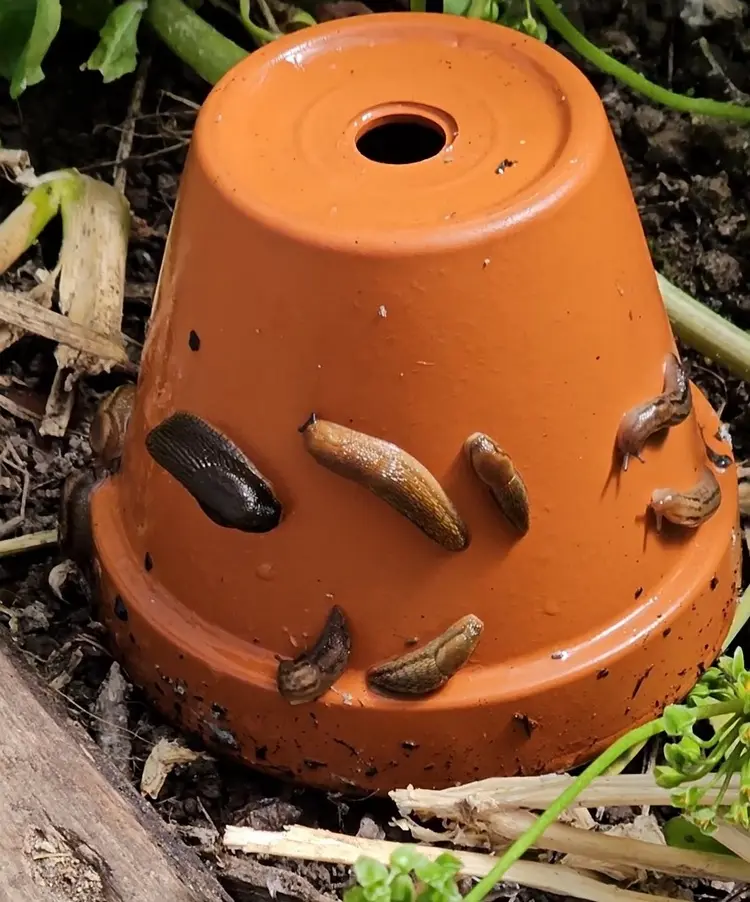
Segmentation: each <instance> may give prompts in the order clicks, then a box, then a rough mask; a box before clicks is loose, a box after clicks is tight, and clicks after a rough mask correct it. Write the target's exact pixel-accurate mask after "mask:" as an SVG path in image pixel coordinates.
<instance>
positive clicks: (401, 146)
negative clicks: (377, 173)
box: [357, 115, 447, 166]
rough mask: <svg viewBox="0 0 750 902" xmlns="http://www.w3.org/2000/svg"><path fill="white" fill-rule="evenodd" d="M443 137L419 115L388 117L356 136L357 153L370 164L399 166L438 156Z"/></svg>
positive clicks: (433, 124) (434, 124)
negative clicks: (370, 161) (370, 162)
mask: <svg viewBox="0 0 750 902" xmlns="http://www.w3.org/2000/svg"><path fill="white" fill-rule="evenodd" d="M446 143H447V136H446V134H445V131H444V129H443V128H441V127H440V125H438V123H437V122H433V121H432V120H431V119H428V118H426V117H423V116H414V115H403V116H388V117H387V118H384V119H381V120H379V121H377V122H375V123H374V124H370V125H369V127H368V128H367V129H366V130H365V131H363V132H361V133H360V135H359V137H358V138H357V150H358V151H359V152H360V153H361V154H362V156H363V157H367V159H368V160H372V161H373V162H374V163H387V164H389V165H397V166H402V165H404V164H406V163H421V162H422V161H423V160H429V159H430V157H434V156H436V155H437V154H439V153H440V151H441V150H442V149H443V148H444V147H445V145H446Z"/></svg>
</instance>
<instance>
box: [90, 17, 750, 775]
mask: <svg viewBox="0 0 750 902" xmlns="http://www.w3.org/2000/svg"><path fill="white" fill-rule="evenodd" d="M670 353H675V344H674V339H673V335H672V332H671V330H670V325H669V322H668V319H667V315H666V313H665V309H664V306H663V303H662V301H661V298H660V295H659V291H658V288H657V282H656V280H655V276H654V271H653V268H652V263H651V260H650V258H649V253H648V249H647V245H646V241H645V239H644V235H643V232H642V229H641V225H640V222H639V218H638V214H637V210H636V206H635V204H634V201H633V197H632V195H631V192H630V189H629V185H628V181H627V177H626V174H625V171H624V169H623V166H622V163H621V160H620V157H619V155H618V151H617V147H616V144H615V141H614V139H613V136H612V134H611V132H610V129H609V126H608V122H607V119H606V116H605V113H604V110H603V108H602V105H601V103H600V101H599V99H598V97H597V95H596V93H595V91H594V89H593V88H592V87H591V85H590V84H589V83H588V81H587V80H586V78H585V77H584V76H583V75H582V74H581V73H580V72H579V71H578V70H577V69H576V68H575V67H574V66H573V65H572V64H571V63H570V62H568V61H567V60H566V59H565V58H564V57H563V56H561V55H560V54H558V53H557V52H555V51H554V50H552V49H551V48H549V47H547V46H546V45H544V44H542V43H540V42H538V41H536V40H534V39H532V38H526V37H524V36H522V35H520V34H518V33H516V32H514V31H511V30H508V29H505V28H503V27H499V26H496V25H492V24H489V23H486V22H477V21H471V20H467V19H463V18H459V17H455V16H450V15H434V14H411V13H394V14H378V15H368V16H361V17H355V18H351V19H346V20H339V21H335V22H330V23H326V24H324V25H321V26H318V27H315V28H311V29H309V30H304V31H301V32H298V33H296V34H295V35H292V36H286V37H283V38H281V39H279V40H278V41H276V42H274V43H273V44H271V45H268V46H266V47H264V48H263V49H261V50H259V51H257V52H255V53H253V54H252V55H251V56H250V57H249V58H247V59H246V60H244V61H243V62H241V63H240V64H239V65H238V66H236V67H235V68H234V69H233V70H232V71H231V72H230V73H229V74H228V75H227V76H226V77H225V78H224V79H223V80H222V81H221V82H220V84H219V85H218V86H216V87H215V88H214V90H213V91H212V92H211V94H210V96H209V97H208V99H207V101H206V102H205V104H204V106H203V108H202V109H201V111H200V114H199V117H198V122H197V125H196V128H195V133H194V137H193V141H192V146H191V149H190V154H189V159H188V162H187V165H186V168H185V172H184V175H183V178H182V184H181V189H180V194H179V202H178V205H177V208H176V210H175V215H174V221H173V224H172V229H171V233H170V236H169V241H168V246H167V250H166V254H165V259H164V264H163V268H162V272H161V276H160V280H159V285H158V288H157V297H156V299H155V304H154V310H153V317H152V321H151V324H150V329H149V334H148V337H147V343H146V347H145V349H144V355H143V361H142V366H141V371H140V376H139V383H138V387H137V394H136V401H135V406H134V409H133V412H132V417H131V420H130V425H129V427H128V432H127V439H126V444H125V448H124V455H123V460H122V466H121V467H120V469H119V471H118V472H117V473H116V475H114V476H112V477H110V478H108V479H107V480H106V482H105V483H104V484H103V485H101V486H100V487H99V488H98V489H96V490H95V492H94V495H93V499H92V508H91V509H92V523H93V530H94V539H95V547H96V560H97V563H98V567H97V568H96V569H97V570H98V572H99V586H100V599H101V613H102V616H103V617H104V619H105V621H106V623H107V624H108V627H109V628H110V629H111V631H112V635H113V637H114V640H115V642H116V645H117V648H118V649H119V655H120V656H121V660H123V661H124V663H125V664H126V666H127V669H128V671H129V673H130V675H131V677H132V678H133V679H134V680H135V681H136V682H137V683H139V684H140V685H141V686H143V687H144V688H145V689H146V691H147V692H148V693H149V694H150V695H151V696H152V698H153V699H154V701H155V702H156V704H157V705H158V706H159V707H160V708H161V709H162V710H163V711H164V712H165V713H166V714H167V715H168V716H170V717H172V718H174V719H175V720H176V721H177V722H178V723H180V724H181V725H182V726H183V727H184V728H186V729H187V730H188V731H195V732H197V733H199V734H200V735H201V736H202V737H204V739H205V740H206V741H207V742H208V743H209V744H210V745H211V746H213V747H215V748H217V749H223V750H224V751H226V752H227V753H228V754H230V755H234V756H236V757H238V758H240V759H241V760H244V761H245V762H247V763H248V764H250V765H251V766H254V767H257V768H260V769H262V770H264V771H267V772H271V773H275V774H280V775H282V776H287V777H292V778H294V779H298V780H300V781H303V782H305V783H308V784H312V785H318V786H321V787H331V788H335V789H346V788H347V787H350V788H356V789H358V790H374V791H377V792H385V791H387V790H389V789H391V788H394V787H398V786H404V785H406V784H408V783H413V784H415V785H420V786H423V787H444V786H447V785H451V784H454V783H456V782H463V781H469V780H473V779H479V778H483V777H488V776H493V775H511V774H532V773H540V772H551V771H554V770H558V769H562V768H568V767H570V766H573V765H575V764H577V763H581V762H583V761H584V760H587V759H590V758H591V757H592V756H593V755H594V754H595V753H597V752H599V751H600V750H602V749H603V748H604V747H605V746H606V745H607V744H609V743H610V742H611V741H612V740H613V739H615V738H616V737H617V736H618V735H620V734H622V733H623V732H625V731H626V730H628V729H630V728H632V727H634V726H635V725H637V724H640V723H643V722H644V721H646V720H648V719H650V718H652V717H654V716H657V715H658V713H659V712H660V711H661V710H662V709H663V707H664V706H665V705H666V704H668V703H670V702H673V701H675V700H678V699H680V698H681V697H683V696H684V694H685V693H686V692H687V691H688V690H689V689H690V687H691V686H692V685H693V684H694V682H695V681H696V679H697V677H698V675H699V674H700V673H701V672H702V669H703V668H704V667H705V666H707V665H708V664H709V662H710V661H711V660H712V659H713V658H714V657H715V656H716V655H717V653H718V651H719V650H720V647H721V643H722V641H723V639H724V637H725V636H726V635H727V632H728V629H729V625H730V622H731V618H732V615H733V613H734V609H735V604H736V598H737V583H738V566H739V555H740V543H739V541H738V504H737V497H736V474H735V467H734V463H733V462H730V464H729V466H728V467H727V468H725V469H721V468H720V467H713V465H712V464H711V463H710V462H709V458H708V456H707V450H706V444H708V446H710V447H711V448H713V450H714V451H715V452H718V453H723V454H731V452H730V450H729V449H727V448H726V447H725V446H723V445H722V443H721V440H720V439H719V438H718V437H717V430H718V428H719V425H720V424H719V421H718V418H717V416H716V414H715V413H714V412H713V410H712V409H711V408H710V406H709V404H708V402H707V401H706V399H705V398H704V397H703V395H702V394H701V393H700V392H699V391H698V390H697V389H696V388H695V386H693V385H692V383H691V384H690V385H689V392H691V393H692V399H693V404H692V409H691V412H690V414H689V415H688V416H687V417H686V418H684V419H682V421H681V422H679V423H677V424H675V425H673V426H672V427H671V428H668V429H663V430H662V431H661V432H659V433H658V434H657V435H656V436H654V437H653V438H652V439H650V440H649V442H648V443H647V444H646V446H645V447H644V449H643V451H642V452H641V455H640V456H641V459H640V460H638V459H636V458H635V457H633V458H632V459H631V460H630V462H629V465H628V467H627V469H623V468H622V461H621V458H620V457H618V453H617V450H616V448H615V438H616V435H617V431H618V427H619V424H620V423H621V421H622V418H623V416H624V415H625V414H626V413H627V412H628V411H629V410H631V409H632V408H633V407H634V406H636V405H638V404H640V403H642V402H644V401H646V400H647V399H650V398H656V397H657V396H658V395H659V394H660V393H661V391H662V386H663V381H664V373H665V360H667V358H668V357H669V355H670ZM177 411H186V412H189V413H192V414H195V415H197V416H198V417H200V418H202V419H203V420H205V421H206V422H207V423H209V424H210V425H211V426H212V427H213V428H214V429H216V430H218V431H219V432H220V433H221V434H222V435H224V436H226V437H227V438H228V439H230V440H231V442H233V443H234V445H236V447H237V448H239V449H240V450H241V452H242V453H243V454H245V455H247V457H248V458H249V460H250V461H251V462H252V463H253V465H254V466H255V467H256V468H257V470H258V471H259V472H260V473H261V474H262V475H263V477H264V478H265V479H267V480H268V482H269V483H270V484H271V485H272V487H273V491H274V493H275V497H276V498H277V499H278V502H279V503H280V505H281V507H282V508H283V514H282V516H281V517H280V519H279V522H278V523H277V524H276V525H275V527H274V528H270V529H268V530H267V531H265V532H247V531H243V530H242V529H235V528H229V527H227V526H225V525H220V524H219V523H217V522H216V521H215V520H214V519H212V518H211V517H210V516H207V514H206V511H205V509H204V508H203V507H201V505H200V504H199V503H197V502H196V500H195V498H194V496H193V495H191V493H190V492H189V491H188V490H186V488H185V486H184V485H183V484H182V483H181V482H180V481H179V480H178V479H176V478H174V476H173V475H171V473H170V472H169V471H168V470H167V469H165V467H164V466H162V465H161V464H160V463H159V462H158V461H157V460H155V458H154V456H153V455H152V454H151V453H150V452H149V450H148V448H147V444H146V437H147V435H148V434H149V433H150V432H151V430H153V429H154V428H155V427H158V426H159V425H160V424H162V423H163V422H164V421H165V420H166V419H167V418H168V417H170V416H171V415H172V414H174V413H175V412H177ZM313 413H314V414H315V415H316V416H317V418H318V422H320V421H321V420H323V421H328V422H329V423H333V424H336V428H337V429H353V430H356V431H357V432H358V433H363V434H364V435H365V436H370V437H374V438H376V439H382V440H385V441H387V442H391V443H393V444H394V445H395V446H397V447H398V448H399V449H403V451H405V452H407V453H408V454H409V455H412V458H413V460H415V461H418V462H419V465H421V466H422V467H424V468H426V470H428V471H429V473H430V474H431V476H432V477H434V480H436V481H437V483H439V488H440V489H441V490H442V491H443V492H444V493H445V496H447V498H448V499H449V501H450V503H451V504H452V505H453V506H454V510H455V511H457V512H458V514H459V515H460V519H461V521H462V523H463V525H464V527H465V536H467V537H468V538H467V540H466V544H465V546H464V547H463V548H462V550H455V549H454V550H451V549H450V548H447V547H445V546H444V545H442V544H440V542H438V541H436V540H435V539H434V538H431V537H430V535H428V534H427V533H426V532H425V531H423V529H422V528H420V527H419V526H418V525H416V524H415V523H414V522H412V520H410V519H409V517H408V516H406V515H404V513H403V512H400V511H399V510H398V509H397V507H396V506H394V505H393V504H391V503H389V502H388V500H387V499H384V497H382V492H381V496H380V497H379V495H378V491H377V488H378V485H381V487H382V484H385V483H387V482H388V480H396V481H398V479H399V478H400V477H399V476H398V474H397V475H395V476H394V473H393V472H391V471H389V472H383V471H382V467H381V472H376V471H377V468H378V466H379V464H377V461H376V462H375V463H373V462H372V460H370V463H369V464H368V463H367V461H365V464H363V465H362V466H364V467H365V468H366V466H371V468H374V469H372V470H371V471H368V473H369V476H368V479H369V480H370V482H369V487H368V484H362V482H361V481H360V482H358V481H357V480H356V479H353V478H349V477H348V476H346V475H342V473H340V472H335V471H334V470H333V469H331V468H330V467H329V466H326V465H323V464H321V461H320V460H319V459H318V458H317V457H316V456H315V455H314V454H313V453H312V452H311V450H310V446H309V444H308V442H307V439H306V433H305V432H304V429H303V431H300V429H301V428H303V424H305V423H306V422H307V421H308V420H309V418H310V415H311V414H313ZM476 432H482V433H486V434H487V435H488V436H490V437H491V438H492V440H493V441H494V442H495V443H496V444H497V445H498V446H499V447H500V448H502V449H503V450H504V451H505V452H507V454H508V455H509V456H510V459H511V460H512V463H513V466H514V468H515V472H516V473H518V474H520V477H521V479H522V481H523V483H524V484H525V487H526V493H527V499H528V529H527V531H525V532H524V531H523V530H519V529H517V528H516V527H515V526H513V525H512V522H511V520H510V519H509V518H508V517H507V516H505V514H504V512H503V510H501V507H500V505H499V504H498V503H497V501H496V496H493V494H492V492H491V491H490V487H489V486H488V485H487V484H485V483H484V482H483V481H482V480H481V479H480V478H478V476H477V474H476V472H475V471H474V470H473V468H472V465H471V463H470V461H469V457H468V455H467V454H466V453H465V450H464V445H465V442H466V439H467V438H468V436H470V435H472V434H473V433H476ZM345 444H346V443H345V442H344V445H345ZM342 447H344V446H338V450H336V449H335V448H334V450H333V451H332V452H331V453H334V454H337V453H344V452H345V451H346V449H345V448H344V451H342ZM412 458H410V460H411V459H412ZM217 466H218V464H217ZM706 466H710V467H711V469H712V472H714V474H715V478H716V480H717V482H718V485H719V488H720V494H721V501H720V504H719V507H718V509H717V510H715V512H714V513H713V515H712V516H709V517H708V518H706V519H705V520H703V521H702V522H700V523H699V524H698V525H697V526H694V527H684V526H680V525H676V524H674V523H669V522H666V521H665V522H664V523H663V524H662V528H661V530H658V529H657V524H656V519H655V517H654V515H653V511H651V510H650V509H649V501H650V498H651V495H652V492H653V491H655V490H657V489H660V488H661V489H663V488H670V487H671V488H674V489H675V490H677V491H687V490H688V489H690V487H691V486H693V485H694V484H695V483H696V482H697V481H698V480H699V478H700V476H701V473H702V472H704V467H706ZM386 469H387V468H386ZM407 469H408V468H407ZM350 475H351V474H350ZM365 475H367V474H365ZM407 476H408V474H407ZM408 478H410V477H408ZM378 480H380V482H378ZM365 483H367V479H365ZM333 605H337V606H338V607H339V609H340V610H341V611H342V612H343V615H344V616H345V620H346V623H347V624H348V629H349V635H350V641H351V651H350V655H349V658H348V664H347V666H346V667H345V669H344V670H343V673H342V674H341V675H340V676H339V678H338V679H337V680H336V681H335V682H334V684H333V685H332V687H331V688H329V689H327V691H325V692H323V694H322V695H319V696H318V697H317V698H314V699H312V700H310V701H308V702H304V703H301V704H291V703H290V702H289V700H288V699H287V698H285V697H283V696H282V694H280V692H279V689H278V686H277V668H278V667H279V660H280V659H290V658H295V657H296V656H298V655H300V654H301V653H302V652H304V651H305V649H309V648H310V647H312V646H313V645H314V643H315V641H316V639H317V637H318V636H319V634H320V632H321V630H322V629H323V626H324V624H325V622H326V618H327V617H328V615H329V612H330V611H331V608H332V606H333ZM467 615H474V617H476V618H479V620H481V622H482V624H483V631H482V632H481V636H480V638H479V641H478V643H477V644H476V645H475V647H474V648H473V651H471V653H470V654H469V656H468V659H467V660H465V661H464V662H463V664H462V666H458V667H457V669H456V670H455V672H454V673H453V674H452V675H451V676H450V678H448V679H447V681H445V682H443V684H442V685H439V686H438V688H437V689H436V690H434V691H430V692H428V693H426V694H423V695H417V696H409V697H402V696H394V695H389V694H386V693H384V692H381V691H378V689H377V687H376V688H373V687H372V685H371V684H370V683H369V682H368V679H367V677H366V674H367V672H368V670H369V669H370V668H372V667H374V666H376V665H379V664H381V663H382V662H386V661H389V659H393V658H396V657H398V656H400V655H403V654H405V653H407V652H409V651H410V650H412V651H413V650H415V649H420V648H421V647H422V646H424V645H425V644H426V643H428V642H430V641H431V640H433V639H435V638H436V637H438V636H440V635H441V634H443V633H444V632H445V631H446V630H447V629H448V628H449V627H451V625H452V624H455V623H456V622H457V621H460V620H461V618H464V617H466V616H467ZM436 660H437V657H435V656H433V658H432V659H431V661H432V665H433V667H434V666H435V661H436ZM438 665H439V666H443V665H442V664H440V662H439V661H438ZM448 670H450V668H448ZM441 672H442V671H441Z"/></svg>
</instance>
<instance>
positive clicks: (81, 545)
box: [57, 470, 104, 570]
mask: <svg viewBox="0 0 750 902" xmlns="http://www.w3.org/2000/svg"><path fill="white" fill-rule="evenodd" d="M103 481H104V476H97V475H96V474H95V473H92V472H91V471H90V470H79V471H78V472H77V473H71V474H70V475H69V476H67V477H66V479H65V481H64V482H63V485H62V489H61V491H60V505H59V508H58V525H57V543H58V545H59V547H60V550H61V551H62V553H63V554H64V555H65V557H67V558H69V559H70V560H72V561H74V562H75V563H76V564H77V565H78V566H79V567H80V568H81V569H82V570H87V568H89V567H90V565H91V562H92V558H93V553H94V540H93V538H92V533H91V493H92V491H93V490H94V489H95V488H96V487H97V486H98V485H99V484H100V483H101V482H103Z"/></svg>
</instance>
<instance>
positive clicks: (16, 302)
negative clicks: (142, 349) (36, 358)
mask: <svg viewBox="0 0 750 902" xmlns="http://www.w3.org/2000/svg"><path fill="white" fill-rule="evenodd" d="M0 320H2V321H3V322H4V323H6V324H8V325H10V326H14V327H17V328H19V329H21V330H22V331H24V332H32V333H33V334H34V335H40V336H41V337H42V338H49V339H51V340H52V341H56V342H59V343H60V344H62V345H65V346H66V347H67V348H69V349H72V350H73V353H75V354H78V353H79V352H80V353H83V354H86V355H87V356H89V357H96V358H97V359H99V360H100V361H104V362H105V363H106V365H108V366H109V367H111V366H114V365H116V364H119V365H122V366H128V365H129V361H128V355H127V354H126V352H125V348H124V346H123V342H122V340H119V341H115V340H113V339H112V338H111V337H110V336H108V335H102V334H100V333H98V332H95V331H94V330H93V329H92V328H91V327H89V326H87V325H81V324H79V323H76V322H73V321H72V320H70V319H68V317H67V316H63V315H62V314H61V313H57V312H56V311H54V310H47V309H46V308H45V307H42V306H40V305H39V304H36V303H34V301H32V300H30V299H29V297H28V296H27V295H25V294H21V293H20V292H15V291H3V290H2V289H0ZM117 334H118V336H119V330H118V333H117Z"/></svg>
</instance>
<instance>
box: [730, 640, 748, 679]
mask: <svg viewBox="0 0 750 902" xmlns="http://www.w3.org/2000/svg"><path fill="white" fill-rule="evenodd" d="M732 676H733V677H734V678H735V680H739V679H741V678H742V677H743V676H745V655H744V653H743V651H742V648H741V647H740V646H739V645H738V646H737V648H736V649H735V651H734V657H733V658H732Z"/></svg>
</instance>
